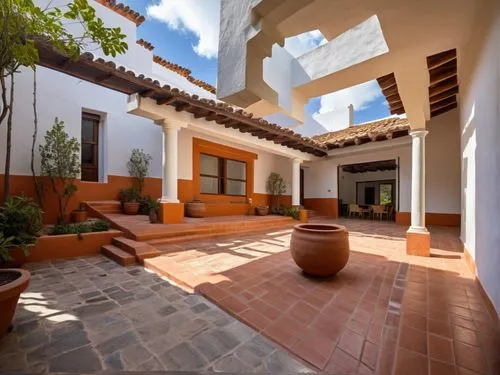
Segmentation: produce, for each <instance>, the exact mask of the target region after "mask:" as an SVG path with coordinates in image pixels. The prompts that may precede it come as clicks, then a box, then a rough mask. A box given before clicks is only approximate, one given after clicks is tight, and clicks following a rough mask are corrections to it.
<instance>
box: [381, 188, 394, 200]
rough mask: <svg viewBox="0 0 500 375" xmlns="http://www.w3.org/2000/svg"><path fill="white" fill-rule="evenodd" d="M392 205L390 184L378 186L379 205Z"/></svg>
mask: <svg viewBox="0 0 500 375" xmlns="http://www.w3.org/2000/svg"><path fill="white" fill-rule="evenodd" d="M391 203H392V184H380V204H391Z"/></svg>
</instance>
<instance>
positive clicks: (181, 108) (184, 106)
mask: <svg viewBox="0 0 500 375" xmlns="http://www.w3.org/2000/svg"><path fill="white" fill-rule="evenodd" d="M190 107H191V105H190V104H189V103H186V102H180V103H178V104H177V105H176V106H175V111H176V112H182V111H187V110H188V109H189V108H190Z"/></svg>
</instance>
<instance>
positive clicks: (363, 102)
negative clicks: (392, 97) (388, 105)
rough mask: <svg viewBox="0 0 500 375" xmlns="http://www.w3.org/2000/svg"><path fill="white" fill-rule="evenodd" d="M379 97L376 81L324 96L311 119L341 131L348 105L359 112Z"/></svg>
mask: <svg viewBox="0 0 500 375" xmlns="http://www.w3.org/2000/svg"><path fill="white" fill-rule="evenodd" d="M381 95H382V91H381V90H380V86H379V85H378V83H377V81H376V80H373V81H368V82H365V83H361V84H359V85H356V86H352V87H349V88H346V89H344V90H340V91H337V92H333V93H330V94H326V95H323V96H322V97H321V99H320V108H319V110H318V112H317V113H315V114H314V115H313V117H314V118H315V119H316V121H318V122H319V123H320V124H322V125H323V126H324V127H326V128H327V129H331V130H337V129H342V128H343V127H345V126H346V125H348V119H349V115H348V114H349V111H348V109H347V107H348V106H349V105H350V104H352V105H353V106H354V110H355V111H359V110H362V109H365V108H367V107H368V106H369V104H370V103H371V102H373V101H374V100H375V99H377V98H378V97H380V96H381ZM346 119H347V120H346Z"/></svg>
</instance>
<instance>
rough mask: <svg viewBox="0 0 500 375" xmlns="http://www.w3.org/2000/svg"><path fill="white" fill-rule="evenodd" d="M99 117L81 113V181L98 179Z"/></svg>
mask: <svg viewBox="0 0 500 375" xmlns="http://www.w3.org/2000/svg"><path fill="white" fill-rule="evenodd" d="M100 121H101V118H100V117H99V116H98V115H94V114H92V113H86V112H83V113H82V142H81V143H82V181H98V180H99V167H98V166H99V123H100Z"/></svg>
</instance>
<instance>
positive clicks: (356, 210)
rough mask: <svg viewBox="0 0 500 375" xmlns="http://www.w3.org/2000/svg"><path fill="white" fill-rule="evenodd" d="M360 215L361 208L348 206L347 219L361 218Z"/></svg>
mask: <svg viewBox="0 0 500 375" xmlns="http://www.w3.org/2000/svg"><path fill="white" fill-rule="evenodd" d="M361 215H362V212H361V207H359V206H358V205H357V204H350V205H349V217H353V216H358V217H361Z"/></svg>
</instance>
